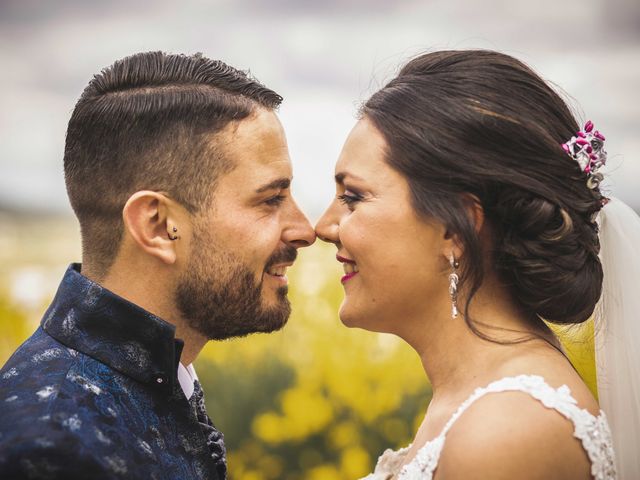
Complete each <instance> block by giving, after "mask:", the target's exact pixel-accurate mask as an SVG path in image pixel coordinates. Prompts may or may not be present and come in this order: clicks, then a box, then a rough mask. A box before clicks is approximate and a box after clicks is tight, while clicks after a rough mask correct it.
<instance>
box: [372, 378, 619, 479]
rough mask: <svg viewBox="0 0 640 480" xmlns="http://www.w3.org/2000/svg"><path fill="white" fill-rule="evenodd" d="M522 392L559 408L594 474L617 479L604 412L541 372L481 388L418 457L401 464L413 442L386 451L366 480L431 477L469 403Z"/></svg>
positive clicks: (498, 381)
mask: <svg viewBox="0 0 640 480" xmlns="http://www.w3.org/2000/svg"><path fill="white" fill-rule="evenodd" d="M507 391H519V392H524V393H528V394H529V395H531V396H532V397H533V398H535V399H536V400H539V401H540V402H541V403H542V404H543V405H544V406H545V407H547V408H551V409H553V410H556V411H557V412H559V413H560V414H561V415H563V416H564V417H565V418H567V419H568V420H571V422H572V423H573V424H574V432H573V435H574V437H576V438H577V439H579V440H580V441H581V442H582V446H583V448H584V449H585V451H586V452H587V455H588V456H589V460H590V461H591V475H592V476H593V478H594V479H596V480H610V479H615V478H616V473H615V467H614V453H613V447H612V440H611V431H610V430H609V424H608V423H607V418H606V415H605V413H604V412H603V411H600V414H599V415H598V416H597V417H594V416H593V415H592V414H591V413H589V412H588V411H587V410H585V409H582V408H580V407H578V405H577V402H576V400H575V399H574V398H573V397H572V396H571V390H570V389H569V387H567V386H566V385H563V386H561V387H559V388H558V389H554V388H553V387H551V386H549V385H548V384H547V383H546V382H545V381H544V379H543V378H542V377H540V376H537V375H519V376H517V377H506V378H503V379H501V380H497V381H495V382H493V383H491V384H490V385H488V386H487V387H485V388H478V389H476V390H475V391H474V393H473V394H472V395H471V396H470V397H469V398H468V399H467V400H466V401H465V402H464V403H462V405H460V406H459V407H458V409H457V410H456V412H455V413H454V414H453V415H452V416H451V418H450V419H449V421H448V422H447V424H446V425H445V426H444V428H443V429H442V432H441V433H440V435H438V436H437V437H436V438H434V439H433V440H431V441H429V442H427V443H425V444H424V446H423V447H422V448H421V449H420V450H419V451H418V452H417V454H416V456H415V458H414V459H413V460H412V461H411V462H410V463H408V464H406V465H404V466H403V467H402V468H400V466H401V465H402V463H403V460H404V458H405V456H406V454H407V452H408V451H409V448H410V447H411V445H409V446H408V447H406V448H403V449H401V450H398V451H396V452H394V451H392V450H390V449H389V450H386V451H385V452H384V453H383V454H382V456H381V457H380V459H379V460H378V464H377V465H376V469H375V471H374V472H373V473H372V474H370V475H369V476H367V477H365V478H364V479H362V480H387V479H390V478H391V477H393V475H395V474H397V475H398V480H431V479H432V478H433V472H434V471H435V469H436V467H437V466H438V460H439V459H440V453H441V452H442V448H443V446H444V440H445V437H446V435H447V433H448V431H449V430H450V429H451V427H452V426H453V424H454V423H455V421H456V420H457V419H458V418H459V417H460V416H461V415H462V414H463V413H464V411H465V410H467V409H468V408H469V406H470V405H471V404H472V403H473V402H475V401H476V400H478V399H479V398H480V397H482V396H484V395H486V394H488V393H498V392H507Z"/></svg>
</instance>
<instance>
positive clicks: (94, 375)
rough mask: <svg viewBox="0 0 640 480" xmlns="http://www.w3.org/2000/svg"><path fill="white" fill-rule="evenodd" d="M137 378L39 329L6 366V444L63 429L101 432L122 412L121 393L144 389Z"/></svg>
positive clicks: (2, 422) (0, 388)
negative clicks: (137, 381) (72, 347)
mask: <svg viewBox="0 0 640 480" xmlns="http://www.w3.org/2000/svg"><path fill="white" fill-rule="evenodd" d="M135 383H136V382H134V381H133V380H131V379H128V378H127V377H125V376H124V375H122V374H120V373H119V372H117V371H115V370H113V369H112V368H111V367H109V366H108V365H105V364H103V363H101V362H99V361H98V360H95V359H93V358H91V357H89V356H87V355H85V354H83V353H81V352H78V351H76V350H73V349H71V348H68V347H66V346H65V345H63V344H62V343H60V342H58V341H57V340H55V339H54V338H52V337H51V336H49V335H48V334H47V333H46V332H44V331H43V330H42V329H38V330H37V331H36V332H35V333H34V334H33V335H32V336H31V337H30V338H29V339H28V340H27V341H26V342H25V343H23V344H22V345H21V346H20V347H19V348H18V350H16V352H15V353H14V355H13V356H12V357H11V358H10V359H9V361H8V362H7V363H6V364H5V366H4V367H3V368H2V370H0V404H1V405H2V411H3V414H2V415H1V416H0V445H1V444H6V443H7V442H8V441H9V438H12V439H13V440H15V439H16V438H18V437H19V436H21V437H24V438H36V437H39V436H43V435H44V436H48V435H50V434H51V432H55V431H57V430H62V431H68V432H71V433H75V432H76V431H77V432H86V431H91V432H92V434H94V435H95V431H96V429H99V428H100V426H101V425H103V424H110V423H113V421H114V418H116V417H117V416H118V415H119V413H120V412H119V410H120V409H121V408H122V402H120V401H118V397H121V396H126V397H127V398H128V399H130V400H131V401H133V400H134V398H132V397H137V396H140V395H141V393H140V392H139V391H138V390H139V388H138V389H136V386H135ZM135 400H137V399H135ZM82 426H84V427H85V428H81V427H82ZM87 427H91V428H87ZM42 432H46V434H43V433H42ZM98 437H99V434H98Z"/></svg>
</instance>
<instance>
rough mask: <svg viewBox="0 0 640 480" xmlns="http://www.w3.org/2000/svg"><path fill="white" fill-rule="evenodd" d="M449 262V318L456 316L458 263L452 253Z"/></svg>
mask: <svg viewBox="0 0 640 480" xmlns="http://www.w3.org/2000/svg"><path fill="white" fill-rule="evenodd" d="M449 263H450V264H451V273H450V274H449V296H450V297H451V318H457V317H458V282H459V281H460V278H459V277H458V267H459V266H460V263H459V262H458V261H457V260H456V258H455V257H454V256H453V253H452V254H451V255H450V256H449Z"/></svg>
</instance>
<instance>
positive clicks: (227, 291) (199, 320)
mask: <svg viewBox="0 0 640 480" xmlns="http://www.w3.org/2000/svg"><path fill="white" fill-rule="evenodd" d="M201 234H202V232H201V231H200V232H198V231H196V232H195V234H194V238H193V248H192V251H191V257H190V259H189V265H188V268H187V269H186V271H184V273H183V274H182V275H181V278H180V279H179V281H178V286H177V288H176V293H175V299H176V305H177V307H178V309H179V310H180V312H181V314H182V316H183V318H184V319H185V320H186V321H187V323H188V324H189V326H190V327H191V328H193V329H194V330H196V331H197V332H199V333H200V334H202V335H204V336H205V337H206V338H208V339H209V340H223V339H225V338H231V337H243V336H246V335H248V334H250V333H254V332H274V331H276V330H280V329H281V328H282V327H284V325H285V324H286V323H287V320H288V318H289V315H290V313H291V305H290V303H289V300H288V299H287V291H288V287H287V286H283V287H280V288H278V290H277V291H276V302H275V303H274V305H271V306H269V307H266V306H264V305H263V304H262V281H260V282H256V280H255V274H254V273H253V272H252V271H251V270H250V269H249V268H247V267H246V266H245V265H243V264H242V263H241V262H240V261H239V260H238V259H237V258H235V257H233V256H232V255H231V254H216V255H212V256H207V253H208V252H211V251H212V250H214V249H215V244H214V243H213V242H211V241H210V240H209V239H207V240H206V241H205V239H204V238H203V237H202V236H201ZM296 255H297V251H296V249H295V248H293V247H290V246H288V247H285V248H284V249H282V250H280V251H278V252H276V253H275V254H274V255H272V256H271V258H270V259H269V260H268V261H267V264H266V268H265V272H266V270H267V269H268V268H269V266H271V265H275V264H278V263H284V262H291V261H293V260H295V258H296Z"/></svg>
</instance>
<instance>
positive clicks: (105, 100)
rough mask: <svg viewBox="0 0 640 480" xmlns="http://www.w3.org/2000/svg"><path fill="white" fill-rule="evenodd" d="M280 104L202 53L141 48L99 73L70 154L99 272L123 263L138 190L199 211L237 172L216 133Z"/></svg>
mask: <svg viewBox="0 0 640 480" xmlns="http://www.w3.org/2000/svg"><path fill="white" fill-rule="evenodd" d="M281 102H282V97H281V96H280V95H278V94H277V93H275V92H274V91H272V90H269V89H268V88H266V87H265V86H263V85H262V84H261V83H259V82H258V81H257V80H255V79H254V78H252V77H251V76H250V74H248V73H246V72H243V71H239V70H236V69H235V68H233V67H230V66H229V65H226V64H225V63H223V62H221V61H218V60H211V59H209V58H206V57H204V56H202V55H201V54H196V55H192V56H186V55H168V54H165V53H163V52H146V53H138V54H136V55H132V56H130V57H126V58H124V59H122V60H119V61H117V62H115V63H114V64H113V65H111V66H110V67H107V68H106V69H104V70H103V71H102V72H101V73H99V74H98V75H96V76H94V78H93V79H92V80H91V81H90V82H89V85H88V86H87V88H85V90H84V92H83V93H82V96H81V97H80V100H78V103H77V104H76V106H75V109H74V111H73V114H72V115H71V119H70V121H69V127H68V130H67V139H66V145H65V152H64V171H65V181H66V185H67V192H68V194H69V199H70V201H71V206H72V207H73V210H74V212H75V214H76V216H77V217H78V220H79V222H80V229H81V233H82V245H83V247H82V249H83V261H85V262H86V261H87V259H90V261H91V265H92V270H93V272H94V274H95V275H97V276H99V277H100V276H104V275H106V273H107V272H108V270H109V268H110V266H111V265H112V263H113V261H114V260H115V257H116V255H117V253H118V248H119V246H120V240H121V238H122V234H123V231H124V226H123V222H122V209H123V207H124V205H125V203H126V201H127V199H128V198H129V197H130V196H131V195H132V194H133V193H135V192H136V191H139V190H154V191H162V192H166V193H167V194H168V195H169V196H170V197H171V198H173V199H175V200H176V201H178V202H180V203H181V204H182V205H184V206H185V208H186V209H187V210H188V211H189V212H191V213H193V214H195V213H197V212H198V211H200V209H202V208H203V206H205V205H207V204H208V203H209V201H210V199H211V194H212V192H213V190H214V188H215V182H216V179H217V178H218V177H219V176H220V175H221V174H222V173H224V172H227V171H229V170H231V169H232V168H233V162H232V161H231V159H229V158H226V157H225V156H224V155H223V153H222V152H221V150H220V149H219V148H216V145H215V142H212V134H215V133H216V132H219V131H220V130H221V129H223V128H224V127H225V126H227V125H228V124H229V123H230V122H232V121H239V120H242V119H245V118H247V117H249V116H250V115H251V114H252V113H253V112H254V111H255V108H256V107H257V106H261V107H263V108H267V109H269V110H273V109H275V108H277V107H278V106H279V105H280V103H281Z"/></svg>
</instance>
